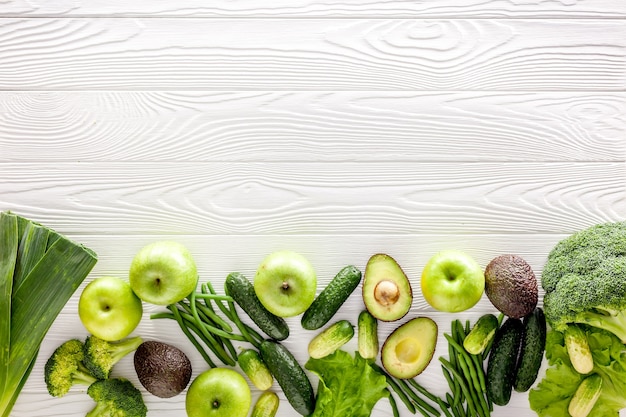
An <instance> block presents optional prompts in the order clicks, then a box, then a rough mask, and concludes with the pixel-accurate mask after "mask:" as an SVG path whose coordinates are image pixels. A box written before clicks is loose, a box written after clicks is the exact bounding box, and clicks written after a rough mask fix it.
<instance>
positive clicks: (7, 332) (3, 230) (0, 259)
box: [0, 213, 18, 393]
mask: <svg viewBox="0 0 626 417" xmlns="http://www.w3.org/2000/svg"><path fill="white" fill-rule="evenodd" d="M0 248H2V250H1V251H0V393H2V392H4V386H5V385H6V381H7V380H8V377H9V374H8V372H9V356H10V354H11V320H10V319H9V317H11V294H12V288H13V272H14V271H15V263H16V260H17V248H18V235H17V218H16V217H15V215H13V214H9V213H2V214H0Z"/></svg>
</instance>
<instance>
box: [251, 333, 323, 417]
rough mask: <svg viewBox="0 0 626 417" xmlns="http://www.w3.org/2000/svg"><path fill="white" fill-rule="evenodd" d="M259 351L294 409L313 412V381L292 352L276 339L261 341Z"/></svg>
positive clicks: (306, 414) (307, 413) (306, 413)
mask: <svg viewBox="0 0 626 417" xmlns="http://www.w3.org/2000/svg"><path fill="white" fill-rule="evenodd" d="M259 351H260V353H261V359H263V362H265V364H266V365H267V367H268V368H269V370H270V372H271V373H272V375H274V378H275V379H276V381H277V382H278V385H280V388H281V389H282V390H283V393H284V394H285V397H286V398H287V401H289V404H291V406H292V407H293V408H294V410H296V411H297V412H298V413H300V414H301V415H303V416H308V415H310V414H312V413H313V410H314V409H315V393H314V391H313V387H312V386H311V381H309V378H308V377H307V375H306V373H305V372H304V369H302V367H301V366H300V364H299V363H298V361H297V360H296V358H294V357H293V355H292V354H291V352H289V350H287V348H285V346H283V345H282V344H280V343H278V342H276V341H274V340H264V341H263V342H261V347H260V349H259Z"/></svg>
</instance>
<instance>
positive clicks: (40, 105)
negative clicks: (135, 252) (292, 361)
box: [0, 91, 626, 162]
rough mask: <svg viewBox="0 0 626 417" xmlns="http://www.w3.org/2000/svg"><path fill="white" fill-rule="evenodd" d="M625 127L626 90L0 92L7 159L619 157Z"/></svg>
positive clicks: (0, 134) (0, 143)
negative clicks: (40, 155) (570, 91)
mask: <svg viewBox="0 0 626 417" xmlns="http://www.w3.org/2000/svg"><path fill="white" fill-rule="evenodd" d="M624 131H626V93H569V92H564V93H545V92H540V93H520V92H517V93H511V92H505V93H500V92H494V93H486V92H465V93H463V92H456V93H442V92H435V93H426V92H422V93H418V92H376V91H373V92H329V91H321V92H271V91H265V92H241V93H235V92H207V91H200V92H185V91H177V92H167V91H159V92H152V91H149V92H99V91H87V92H85V91H78V92H65V91H45V92H19V91H18V92H0V149H2V152H1V153H0V161H4V162H19V161H23V162H32V161H34V160H35V159H37V155H39V154H40V152H41V151H42V150H45V160H46V161H59V162H73V161H83V162H87V161H135V162H140V161H141V162H150V161H170V162H171V161H180V162H184V161H197V162H203V161H206V162H218V161H222V162H223V161H239V162H243V161H249V162H259V161H285V162H294V161H303V162H304V161H309V162H311V161H320V162H324V161H327V162H330V161H332V162H342V161H367V162H384V161H405V162H408V161H413V162H435V161H441V162H444V161H445V162H461V161H465V162H481V161H482V162H486V161H492V162H504V161H520V162H523V161H530V160H532V161H535V162H539V161H561V162H562V161H623V160H624V159H625V158H624V156H625V155H626V141H625V140H624ZM382 144H384V146H381V145H382Z"/></svg>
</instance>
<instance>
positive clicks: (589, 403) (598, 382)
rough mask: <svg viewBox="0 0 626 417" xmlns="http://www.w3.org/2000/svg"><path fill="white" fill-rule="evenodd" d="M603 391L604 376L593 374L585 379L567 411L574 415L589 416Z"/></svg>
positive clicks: (578, 416) (573, 416)
mask: <svg viewBox="0 0 626 417" xmlns="http://www.w3.org/2000/svg"><path fill="white" fill-rule="evenodd" d="M601 393H602V377H601V376H600V375H598V374H592V375H589V376H588V377H586V378H585V379H583V381H582V382H581V383H580V385H578V388H576V392H575V393H574V396H573V397H572V399H571V400H570V402H569V405H568V407H567V411H568V412H569V413H570V415H571V416H572V417H587V416H588V415H589V413H590V412H591V409H592V408H593V406H594V405H595V404H596V401H598V398H599V397H600V394H601Z"/></svg>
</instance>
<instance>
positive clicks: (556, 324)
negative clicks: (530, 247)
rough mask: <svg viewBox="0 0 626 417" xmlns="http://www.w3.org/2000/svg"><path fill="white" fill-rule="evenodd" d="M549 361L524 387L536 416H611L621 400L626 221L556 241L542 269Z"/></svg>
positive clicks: (625, 365)
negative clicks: (534, 381)
mask: <svg viewBox="0 0 626 417" xmlns="http://www.w3.org/2000/svg"><path fill="white" fill-rule="evenodd" d="M542 286H543V288H544V289H545V291H546V294H545V296H544V309H545V313H546V319H547V320H548V323H549V324H550V326H551V328H552V329H553V330H552V331H551V332H550V333H549V335H548V341H547V344H546V357H547V359H548V364H549V365H550V368H549V369H548V370H547V372H546V375H545V377H544V378H543V380H542V381H541V382H540V383H539V384H538V386H537V388H536V389H533V390H532V391H531V392H530V395H529V399H530V406H531V408H532V409H533V410H534V411H536V412H537V414H538V415H539V416H542V417H544V416H545V417H548V416H550V417H561V416H564V417H566V416H570V415H571V416H574V417H586V416H590V417H610V416H617V415H618V414H619V410H620V409H622V408H624V407H626V384H625V383H624V381H626V346H625V345H624V342H625V341H626V222H617V223H604V224H599V225H595V226H592V227H590V228H587V229H584V230H581V231H579V232H577V233H575V234H573V235H571V236H569V237H568V238H566V239H564V240H562V241H561V242H559V243H558V244H557V245H556V246H555V247H554V249H553V250H552V251H551V252H550V254H549V256H548V260H547V263H546V265H545V268H544V271H543V275H542Z"/></svg>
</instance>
